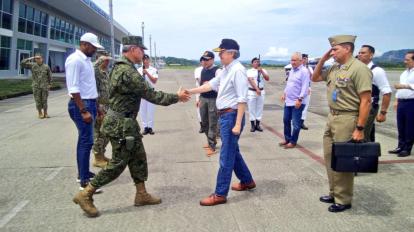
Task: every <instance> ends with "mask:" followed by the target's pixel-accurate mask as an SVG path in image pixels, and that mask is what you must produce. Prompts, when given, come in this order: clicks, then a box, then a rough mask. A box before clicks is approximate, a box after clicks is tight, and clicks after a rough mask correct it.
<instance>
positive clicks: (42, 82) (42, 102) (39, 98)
mask: <svg viewBox="0 0 414 232" xmlns="http://www.w3.org/2000/svg"><path fill="white" fill-rule="evenodd" d="M20 66H22V67H23V68H26V69H30V70H31V71H32V79H33V82H32V88H33V96H34V99H35V102H36V109H37V110H38V111H40V110H42V109H43V110H45V111H46V112H47V98H48V96H49V85H50V84H51V81H52V71H50V68H49V66H48V65H47V64H41V65H38V64H37V63H36V62H32V61H31V59H30V58H28V59H24V60H22V62H21V63H20Z"/></svg>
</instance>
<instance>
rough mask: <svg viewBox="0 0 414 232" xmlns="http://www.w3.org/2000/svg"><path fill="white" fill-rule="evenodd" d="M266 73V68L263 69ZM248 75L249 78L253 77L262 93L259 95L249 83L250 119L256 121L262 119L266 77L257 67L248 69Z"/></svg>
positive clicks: (248, 102)
mask: <svg viewBox="0 0 414 232" xmlns="http://www.w3.org/2000/svg"><path fill="white" fill-rule="evenodd" d="M262 70H263V72H264V73H266V75H268V74H267V71H266V70H265V69H262ZM247 77H248V78H249V79H252V80H253V81H254V82H255V83H256V86H257V87H258V88H259V89H262V90H261V95H260V96H258V95H257V93H256V91H255V90H251V89H253V86H251V85H250V83H249V91H248V93H247V106H248V108H249V119H250V121H256V120H259V121H260V120H262V115H263V105H264V99H265V90H264V86H265V84H264V82H265V80H264V78H263V74H260V76H259V71H258V70H257V69H255V68H251V69H249V70H247Z"/></svg>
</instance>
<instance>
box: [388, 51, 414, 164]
mask: <svg viewBox="0 0 414 232" xmlns="http://www.w3.org/2000/svg"><path fill="white" fill-rule="evenodd" d="M404 63H405V67H406V68H407V69H406V70H405V71H404V72H403V73H402V74H401V76H400V83H399V84H395V88H396V89H397V93H396V95H395V97H396V98H397V100H396V101H395V103H394V107H395V108H396V109H397V127H398V147H397V148H396V149H394V150H392V151H389V153H393V154H398V156H399V157H405V156H409V155H411V149H412V148H413V143H414V120H413V119H414V51H409V52H407V54H405V58H404Z"/></svg>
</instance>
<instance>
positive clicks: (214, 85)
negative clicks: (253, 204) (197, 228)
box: [188, 39, 256, 206]
mask: <svg viewBox="0 0 414 232" xmlns="http://www.w3.org/2000/svg"><path fill="white" fill-rule="evenodd" d="M239 50H240V47H239V45H238V44H237V42H236V41H235V40H232V39H223V40H222V41H221V44H220V46H219V47H218V48H216V49H214V50H213V51H215V52H219V56H220V60H221V63H222V64H223V70H222V72H221V73H220V74H219V75H218V76H216V77H215V78H213V79H211V80H210V81H209V82H207V83H205V84H204V85H202V86H200V87H198V88H194V89H190V90H188V92H189V93H191V94H197V93H205V92H209V91H211V90H215V91H217V92H218V95H217V101H216V106H217V111H218V115H219V118H220V119H219V123H220V133H221V141H222V147H221V150H220V169H219V171H218V175H217V184H216V190H215V192H214V193H213V194H211V195H210V196H208V197H206V198H204V199H203V200H201V201H200V205H202V206H213V205H218V204H224V203H226V202H227V195H228V192H229V188H230V183H231V176H232V173H233V171H234V172H235V174H236V176H237V178H239V179H240V183H235V184H233V185H232V186H231V189H232V190H234V191H246V190H249V189H253V188H255V187H256V184H255V182H254V180H253V177H252V175H251V173H250V171H249V168H248V167H247V165H246V163H245V162H244V160H243V157H242V155H241V153H240V149H239V138H240V134H241V132H242V130H243V127H244V121H245V120H244V111H245V109H246V103H247V91H248V84H249V83H248V80H247V75H246V69H245V68H244V67H243V65H242V64H241V63H240V61H238V60H237V59H238V58H239V56H240V52H239Z"/></svg>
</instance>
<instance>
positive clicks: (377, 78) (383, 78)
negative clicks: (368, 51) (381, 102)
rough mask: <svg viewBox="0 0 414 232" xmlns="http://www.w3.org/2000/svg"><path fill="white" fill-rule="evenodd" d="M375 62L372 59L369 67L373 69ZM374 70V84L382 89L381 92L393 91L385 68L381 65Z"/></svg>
mask: <svg viewBox="0 0 414 232" xmlns="http://www.w3.org/2000/svg"><path fill="white" fill-rule="evenodd" d="M373 65H374V63H373V62H372V61H371V62H370V63H369V64H368V68H369V69H371V68H372V66H373ZM371 71H372V75H373V77H372V84H374V85H375V86H377V87H378V89H379V90H380V91H381V94H382V95H384V94H387V93H391V92H392V90H391V86H390V83H389V82H388V78H387V74H386V73H385V71H384V69H382V68H381V67H375V68H374V69H372V70H371Z"/></svg>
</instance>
